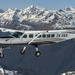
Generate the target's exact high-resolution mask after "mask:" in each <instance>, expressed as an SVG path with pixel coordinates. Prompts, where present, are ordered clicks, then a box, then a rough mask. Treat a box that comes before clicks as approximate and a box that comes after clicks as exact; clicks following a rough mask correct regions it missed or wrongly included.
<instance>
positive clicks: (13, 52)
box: [0, 40, 75, 75]
mask: <svg viewBox="0 0 75 75" xmlns="http://www.w3.org/2000/svg"><path fill="white" fill-rule="evenodd" d="M21 48H22V47H19V46H16V47H13V48H12V49H5V50H3V53H4V55H5V57H4V58H3V59H0V65H2V67H3V68H4V69H8V70H18V71H19V72H23V75H60V74H61V73H62V72H67V71H74V70H75V40H68V41H66V42H62V43H58V44H54V45H42V46H39V50H40V51H41V53H42V54H41V56H40V57H36V56H35V47H33V46H29V47H27V50H26V54H24V55H20V53H19V51H20V50H21Z"/></svg>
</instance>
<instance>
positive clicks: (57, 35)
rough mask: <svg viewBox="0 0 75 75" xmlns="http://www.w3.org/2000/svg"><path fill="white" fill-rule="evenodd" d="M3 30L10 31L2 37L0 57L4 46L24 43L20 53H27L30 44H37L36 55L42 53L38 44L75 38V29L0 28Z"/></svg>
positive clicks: (2, 55)
mask: <svg viewBox="0 0 75 75" xmlns="http://www.w3.org/2000/svg"><path fill="white" fill-rule="evenodd" d="M0 30H1V31H2V32H10V35H9V36H4V37H0V48H1V49H0V57H4V54H3V53H2V51H3V50H2V49H3V48H8V47H12V46H16V45H24V47H23V49H21V50H20V53H21V54H22V55H23V54H25V51H26V48H27V46H29V45H33V46H35V50H36V52H35V55H36V56H37V57H39V56H40V55H41V52H40V50H39V49H38V45H41V44H53V43H58V42H62V41H66V40H69V39H73V38H75V30H66V29H65V30H39V31H31V30H29V31H25V30H12V29H6V28H0Z"/></svg>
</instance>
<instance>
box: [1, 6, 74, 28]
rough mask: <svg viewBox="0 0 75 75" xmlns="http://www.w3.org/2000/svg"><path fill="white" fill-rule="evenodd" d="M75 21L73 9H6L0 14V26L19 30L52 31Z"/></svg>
mask: <svg viewBox="0 0 75 75" xmlns="http://www.w3.org/2000/svg"><path fill="white" fill-rule="evenodd" d="M74 20H75V8H73V7H69V8H66V9H60V10H46V9H44V8H39V7H38V6H36V7H35V6H33V5H31V6H29V7H28V8H24V9H17V8H15V9H8V10H7V11H5V12H3V13H0V26H1V27H8V28H17V29H18V28H19V29H51V28H52V29H53V28H55V27H56V25H65V24H66V25H68V24H71V22H72V21H74Z"/></svg>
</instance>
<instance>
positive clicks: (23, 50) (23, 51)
mask: <svg viewBox="0 0 75 75" xmlns="http://www.w3.org/2000/svg"><path fill="white" fill-rule="evenodd" d="M40 34H42V33H38V34H37V36H36V37H34V38H33V39H32V40H31V41H29V42H28V44H27V45H26V46H24V48H23V49H22V50H21V51H20V53H21V54H22V55H23V54H24V53H25V51H26V48H27V46H28V45H30V44H31V43H32V42H33V41H34V40H35V39H37V37H38V36H39V35H40ZM35 47H36V48H35V49H36V53H35V55H38V56H40V51H39V50H38V46H35Z"/></svg>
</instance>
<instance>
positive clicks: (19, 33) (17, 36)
mask: <svg viewBox="0 0 75 75" xmlns="http://www.w3.org/2000/svg"><path fill="white" fill-rule="evenodd" d="M22 34H23V33H22V32H14V33H13V34H12V36H14V37H16V38H20V37H21V36H22Z"/></svg>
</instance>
